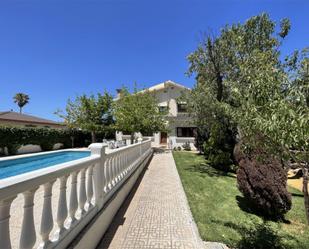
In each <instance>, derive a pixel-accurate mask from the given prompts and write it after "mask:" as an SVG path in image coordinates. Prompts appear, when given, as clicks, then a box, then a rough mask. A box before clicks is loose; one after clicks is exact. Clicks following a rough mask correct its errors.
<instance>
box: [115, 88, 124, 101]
mask: <svg viewBox="0 0 309 249" xmlns="http://www.w3.org/2000/svg"><path fill="white" fill-rule="evenodd" d="M116 92H117V99H120V98H121V96H122V94H123V91H122V89H120V88H119V89H116Z"/></svg>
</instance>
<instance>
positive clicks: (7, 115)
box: [0, 111, 64, 126]
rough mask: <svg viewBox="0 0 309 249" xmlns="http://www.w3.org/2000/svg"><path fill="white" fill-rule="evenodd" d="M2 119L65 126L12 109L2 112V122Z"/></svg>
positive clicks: (0, 115)
mask: <svg viewBox="0 0 309 249" xmlns="http://www.w3.org/2000/svg"><path fill="white" fill-rule="evenodd" d="M1 120H5V121H15V122H22V123H24V122H27V123H35V124H50V125H59V126H64V125H63V124H61V123H57V122H55V121H52V120H48V119H44V118H39V117H35V116H32V115H28V114H23V113H22V114H20V113H18V112H12V111H7V112H0V122H1Z"/></svg>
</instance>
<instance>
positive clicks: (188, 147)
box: [182, 142, 191, 151]
mask: <svg viewBox="0 0 309 249" xmlns="http://www.w3.org/2000/svg"><path fill="white" fill-rule="evenodd" d="M182 148H183V149H184V150H185V151H190V150H191V146H190V143H189V142H185V143H184V144H183V145H182Z"/></svg>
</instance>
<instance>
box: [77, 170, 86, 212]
mask: <svg viewBox="0 0 309 249" xmlns="http://www.w3.org/2000/svg"><path fill="white" fill-rule="evenodd" d="M86 200H87V197H86V169H82V171H81V172H80V186H79V209H80V212H81V215H84V213H85V203H86Z"/></svg>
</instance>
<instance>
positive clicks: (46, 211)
mask: <svg viewBox="0 0 309 249" xmlns="http://www.w3.org/2000/svg"><path fill="white" fill-rule="evenodd" d="M54 182H55V181H51V182H48V183H45V184H44V202H43V209H42V220H41V228H40V234H41V237H42V241H43V242H42V243H41V248H47V246H48V245H49V244H50V243H51V241H50V239H49V234H50V232H51V230H52V229H53V226H54V220H53V213H52V187H53V184H54Z"/></svg>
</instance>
